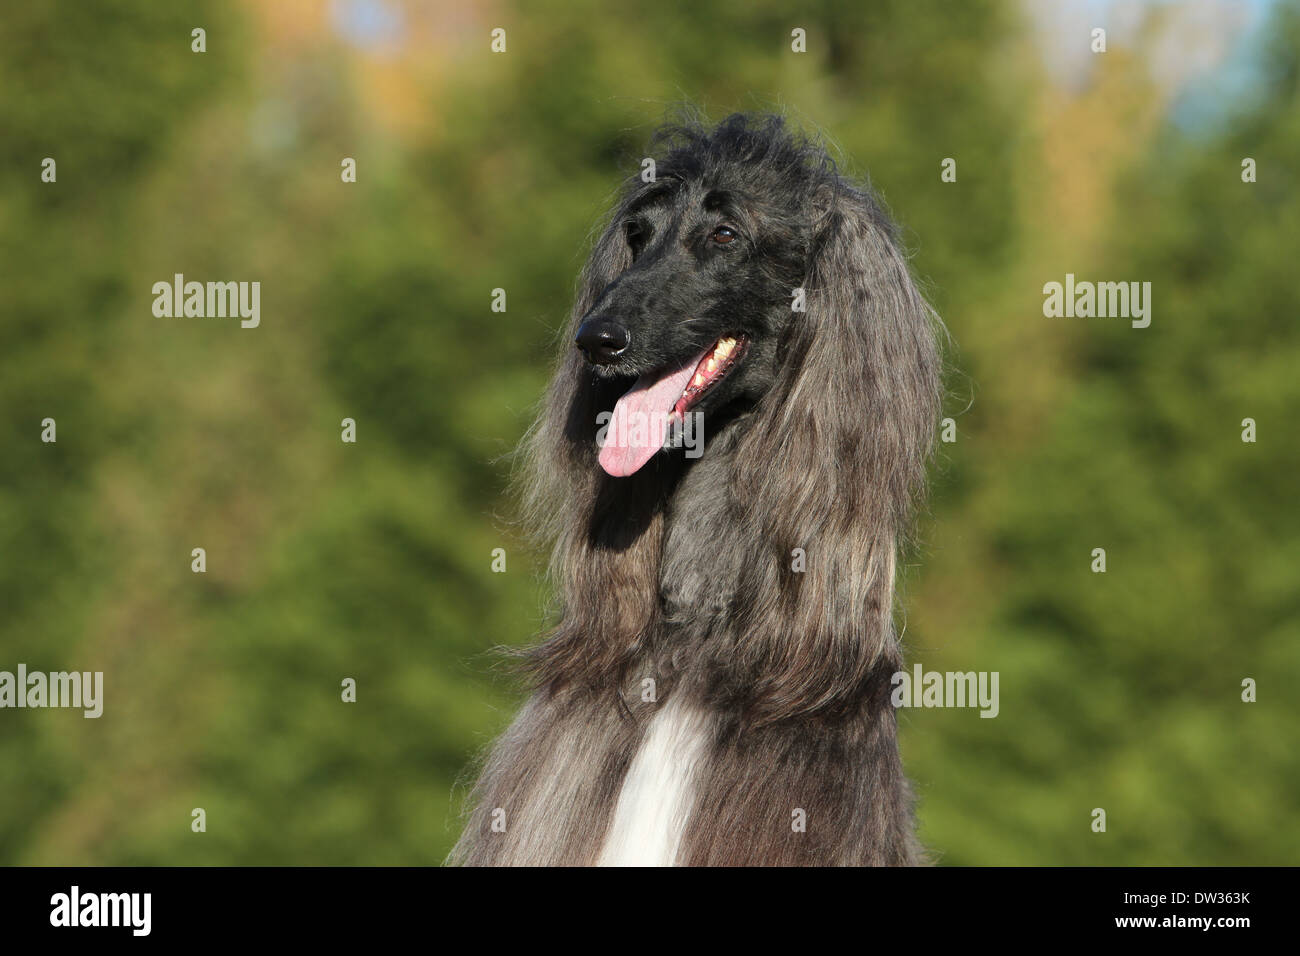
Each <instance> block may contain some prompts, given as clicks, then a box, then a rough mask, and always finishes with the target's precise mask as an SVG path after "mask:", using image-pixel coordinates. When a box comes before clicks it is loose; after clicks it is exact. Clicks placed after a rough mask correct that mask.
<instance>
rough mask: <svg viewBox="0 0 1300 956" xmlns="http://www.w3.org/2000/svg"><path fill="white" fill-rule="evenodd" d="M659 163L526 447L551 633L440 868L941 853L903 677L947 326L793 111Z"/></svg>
mask: <svg viewBox="0 0 1300 956" xmlns="http://www.w3.org/2000/svg"><path fill="white" fill-rule="evenodd" d="M654 149H655V153H656V157H657V158H655V160H654V162H653V164H651V163H644V164H643V168H644V171H643V172H640V173H638V174H637V175H635V176H633V177H632V178H631V179H630V180H629V181H628V182H627V183H626V184H625V186H624V187H623V190H622V193H621V197H620V199H619V201H618V203H617V206H616V209H615V210H614V213H613V215H612V216H611V218H610V219H609V221H608V224H607V226H606V227H605V228H604V230H603V232H602V233H601V235H600V237H599V239H598V240H597V241H596V243H595V248H594V251H593V252H592V254H591V257H590V260H589V261H588V262H587V264H586V266H585V268H584V270H583V273H582V276H581V279H580V282H579V291H578V295H577V301H576V303H575V306H574V309H573V312H572V317H571V320H570V322H569V326H568V331H567V336H566V341H565V348H564V350H563V354H562V355H561V357H560V361H559V365H558V368H557V370H556V372H555V376H554V379H553V381H552V383H551V386H550V389H549V391H548V393H547V396H546V398H545V401H544V403H543V407H542V410H541V413H540V416H539V419H538V421H537V423H536V424H535V426H534V427H533V429H532V430H531V432H530V433H529V436H528V438H526V439H525V444H524V446H523V451H524V452H525V456H524V460H525V461H526V463H527V466H528V467H527V469H526V471H525V472H524V478H523V482H522V484H523V488H524V495H525V499H526V500H525V512H526V514H527V515H528V516H530V518H531V522H532V525H533V527H534V528H535V529H536V530H537V532H538V534H539V535H540V537H541V539H542V540H543V541H544V542H546V543H547V545H548V546H549V547H550V548H551V549H552V550H551V555H552V557H551V566H550V567H551V574H552V577H553V580H554V585H555V590H556V592H557V605H558V607H557V609H556V616H555V624H554V628H553V630H552V631H551V632H550V633H549V636H548V637H547V638H546V639H545V640H544V641H543V642H542V643H540V644H539V645H537V646H536V647H534V648H532V649H531V650H529V651H527V652H525V670H526V671H527V673H528V675H529V677H530V681H531V690H532V693H531V697H530V698H529V699H528V701H527V702H526V704H525V705H524V706H523V708H522V710H521V711H520V713H519V714H518V715H517V717H516V718H515V720H514V722H513V724H512V725H511V726H510V728H509V729H508V730H507V731H506V732H505V733H504V734H503V735H502V736H501V738H500V739H499V740H498V741H497V742H496V744H495V745H494V747H493V748H492V749H491V752H490V753H489V754H488V756H487V758H486V761H485V763H484V765H483V767H482V769H481V773H480V775H479V778H478V782H477V784H476V786H475V787H474V788H473V791H472V793H471V794H470V797H469V810H468V813H467V821H466V826H465V829H464V832H463V835H462V836H461V838H460V841H459V843H458V844H457V846H456V848H455V849H454V850H453V851H452V854H451V857H450V859H451V861H452V862H457V863H463V864H470V865H493V864H496V865H582V864H610V865H620V864H632V865H668V864H679V865H688V866H695V865H863V864H882V865H892V864H913V863H918V862H923V852H922V850H921V847H920V845H919V843H918V842H917V839H916V837H915V832H914V831H915V824H914V817H913V806H912V805H913V798H912V795H911V790H910V787H909V784H908V782H907V780H906V778H905V777H904V775H903V770H902V766H901V761H900V759H899V753H898V745H897V722H896V715H895V712H894V709H893V708H892V707H891V704H890V692H891V683H890V679H891V676H892V675H893V674H895V673H896V672H898V671H900V670H901V668H902V655H901V651H900V648H899V641H898V637H897V634H896V631H895V627H894V620H893V616H894V576H895V557H896V554H897V552H898V549H899V547H900V540H901V538H902V536H903V535H904V534H905V532H906V530H907V527H908V523H909V521H910V516H911V512H912V511H913V509H914V507H915V506H916V505H917V503H918V500H919V496H920V493H921V491H922V488H923V485H924V479H925V470H926V462H927V458H928V456H929V454H930V451H931V449H932V439H933V433H934V428H935V425H936V419H937V416H938V409H939V402H940V360H939V356H938V350H937V347H936V338H937V335H938V333H939V330H940V328H941V326H940V325H939V323H938V319H937V317H936V316H935V315H934V313H933V312H932V310H931V309H930V308H929V307H928V306H927V304H926V302H925V301H924V299H923V297H922V296H921V294H920V293H919V292H918V291H917V288H916V286H915V285H914V284H913V281H912V279H911V277H910V275H909V272H908V268H907V264H906V262H905V260H904V257H903V255H902V254H901V252H900V249H899V243H898V240H897V238H896V230H895V228H894V226H893V225H892V223H891V221H890V219H889V217H888V216H887V215H886V213H885V212H884V211H883V210H882V208H881V205H880V204H879V202H878V201H877V200H876V199H875V198H874V196H873V194H872V193H871V192H870V190H869V189H868V188H866V187H861V186H855V185H853V184H852V183H850V182H849V181H848V180H847V179H846V178H844V177H843V176H842V175H841V174H840V172H839V171H838V170H837V167H836V165H835V163H834V162H833V161H832V159H831V158H830V156H829V155H828V153H827V151H826V149H825V148H823V147H822V146H820V145H818V144H817V143H816V142H815V141H812V140H809V139H808V138H806V137H803V136H801V135H799V134H797V133H794V132H792V131H790V130H789V129H788V128H787V126H786V125H785V123H784V122H783V121H782V120H781V119H780V118H778V117H772V116H747V115H742V114H737V115H734V116H731V117H729V118H728V119H726V120H724V121H722V122H721V123H720V124H718V125H717V126H716V127H712V128H710V127H708V126H705V125H703V124H701V123H699V122H696V121H688V122H685V123H680V124H675V125H670V126H667V127H665V128H664V129H662V130H660V131H659V133H658V134H657V135H656V138H655V142H654ZM575 345H576V348H575V347H574V346H575Z"/></svg>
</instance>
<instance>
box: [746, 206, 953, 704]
mask: <svg viewBox="0 0 1300 956" xmlns="http://www.w3.org/2000/svg"><path fill="white" fill-rule="evenodd" d="M828 188H829V187H828ZM823 208H824V209H825V213H824V215H823V217H822V225H821V227H820V228H818V229H817V230H816V235H815V238H814V242H813V247H812V256H811V262H810V263H809V268H808V275H807V279H806V282H805V293H806V295H805V301H806V302H807V311H806V312H804V313H797V312H796V313H795V314H794V315H793V316H792V318H791V321H790V323H789V325H788V330H787V333H786V337H785V339H784V341H783V362H782V365H781V368H780V372H779V373H778V377H777V381H776V384H775V387H774V388H773V389H772V390H771V391H770V392H769V394H768V395H767V396H765V397H764V399H763V402H762V403H761V405H760V408H759V409H758V415H756V421H755V422H754V424H753V426H752V427H751V428H750V429H749V430H748V431H747V433H746V435H745V437H744V439H743V446H742V448H741V450H740V453H739V454H737V455H736V456H735V466H734V471H733V474H732V482H733V484H732V493H733V495H734V500H735V502H736V503H737V507H738V508H739V509H740V512H741V514H740V520H741V523H742V525H743V526H744V527H746V528H747V529H748V543H749V545H750V546H751V547H752V548H753V552H752V553H753V555H754V558H753V559H752V560H750V561H749V562H748V563H747V565H746V567H745V569H744V571H743V572H742V573H741V576H740V580H739V593H738V594H737V601H736V604H735V607H736V609H737V618H736V620H735V622H734V628H735V630H734V636H733V642H732V643H733V646H732V647H731V648H730V655H729V659H728V661H727V662H726V663H725V665H724V666H726V667H727V668H728V669H729V670H731V671H732V677H734V680H731V681H728V684H730V685H731V686H734V687H738V688H742V689H743V693H744V694H745V697H746V698H747V699H746V702H745V705H746V709H747V710H748V712H749V713H750V714H751V716H753V717H754V718H755V719H759V720H762V719H778V718H780V717H787V716H793V715H796V714H807V713H814V712H821V711H825V710H826V709H828V708H834V707H835V706H836V705H837V704H840V703H847V702H851V701H858V700H861V699H862V694H863V690H864V687H865V684H866V682H867V681H868V680H870V679H871V677H872V675H873V674H877V675H878V674H879V673H880V672H881V671H882V670H888V671H889V672H890V673H892V672H893V670H895V669H897V667H898V662H899V660H900V657H899V651H898V645H897V639H896V637H895V634H894V628H893V617H892V613H893V607H892V606H893V596H894V571H895V557H896V551H897V548H898V545H899V539H900V537H901V535H902V534H903V532H904V531H905V529H906V527H907V524H908V521H909V518H910V513H911V510H912V506H913V503H914V501H915V500H916V497H917V496H918V494H919V492H920V490H921V488H922V486H923V484H924V479H925V467H926V461H927V458H928V456H929V452H930V450H931V448H932V444H933V430H934V426H935V424H936V418H937V416H938V409H939V398H940V391H939V389H940V386H939V357H938V354H937V349H936V343H935V333H936V329H937V317H936V316H935V315H934V314H933V312H932V311H931V309H930V308H929V306H928V305H927V304H926V303H925V301H924V299H923V298H922V296H921V295H920V293H919V292H918V290H917V288H916V286H915V285H914V283H913V281H912V279H911V276H910V275H909V273H908V269H907V264H906V262H905V260H904V258H903V256H902V254H901V253H900V251H899V249H898V247H897V245H896V244H895V241H894V237H893V230H892V227H891V225H890V223H889V220H888V218H887V217H886V216H885V214H884V213H883V212H882V211H881V210H880V208H879V207H878V206H877V205H876V204H875V202H874V201H873V200H872V199H871V198H870V197H869V196H868V195H865V194H863V193H860V192H858V191H857V190H853V189H849V188H847V187H845V186H843V185H842V184H837V185H836V186H835V187H834V188H833V190H831V191H830V195H829V196H828V197H827V198H826V199H825V201H824V204H823ZM795 549H802V551H801V554H802V557H800V552H796V550H795ZM735 668H739V669H740V670H739V671H736V670H734V669H735ZM886 683H887V682H886ZM886 691H887V687H886Z"/></svg>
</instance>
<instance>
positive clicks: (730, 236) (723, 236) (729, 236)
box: [709, 226, 740, 246]
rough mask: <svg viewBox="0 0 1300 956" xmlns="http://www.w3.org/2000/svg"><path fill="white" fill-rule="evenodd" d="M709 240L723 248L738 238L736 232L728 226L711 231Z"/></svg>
mask: <svg viewBox="0 0 1300 956" xmlns="http://www.w3.org/2000/svg"><path fill="white" fill-rule="evenodd" d="M709 238H710V239H712V240H713V241H714V242H716V243H717V244H718V245H720V246H725V245H726V244H727V243H729V242H731V241H733V240H735V239H739V238H740V236H739V235H737V234H736V230H734V229H732V228H731V227H730V226H719V227H718V228H717V229H714V230H713V234H712V235H710V236H709Z"/></svg>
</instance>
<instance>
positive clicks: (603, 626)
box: [517, 181, 662, 689]
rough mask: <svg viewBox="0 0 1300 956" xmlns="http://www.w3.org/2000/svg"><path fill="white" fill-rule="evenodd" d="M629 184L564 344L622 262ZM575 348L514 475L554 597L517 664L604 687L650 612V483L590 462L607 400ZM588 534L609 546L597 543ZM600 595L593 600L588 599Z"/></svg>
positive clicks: (553, 680) (653, 603) (534, 672)
mask: <svg viewBox="0 0 1300 956" xmlns="http://www.w3.org/2000/svg"><path fill="white" fill-rule="evenodd" d="M635 189H636V183H635V181H633V182H629V184H628V186H627V187H626V188H625V190H624V200H623V203H620V205H619V206H618V208H617V209H616V211H615V213H614V214H613V216H612V217H611V219H610V221H609V223H608V224H607V225H606V227H605V228H604V230H603V231H602V233H601V235H600V237H599V239H598V240H597V241H596V244H595V247H594V249H593V250H592V253H591V256H590V257H589V259H588V261H587V264H586V266H585V267H584V269H583V272H582V276H581V278H580V280H579V288H578V294H577V296H576V299H575V301H574V307H573V311H572V313H571V315H570V318H569V322H568V323H567V325H566V328H565V331H564V333H563V335H564V341H563V345H564V346H569V345H570V344H571V342H572V339H573V336H574V334H575V333H576V331H577V327H578V325H579V324H580V322H581V320H582V316H584V315H585V314H586V313H587V311H588V310H589V309H590V308H591V306H592V304H593V303H594V302H595V300H596V298H597V296H599V294H600V292H601V290H602V289H604V288H605V286H607V285H608V284H609V283H610V282H611V281H613V279H614V278H615V277H616V276H617V275H618V274H619V273H620V272H622V271H623V269H625V268H626V267H627V264H628V262H629V261H630V258H631V255H630V252H629V251H628V249H627V245H626V243H625V242H623V239H622V226H621V219H622V216H621V211H622V208H623V206H624V205H625V204H626V202H627V199H628V197H629V196H630V195H632V194H633V192H634V191H635ZM616 397H617V396H616V394H607V393H606V391H605V390H603V388H602V385H601V383H600V382H598V381H596V380H594V379H593V378H592V376H591V373H590V371H589V370H588V369H587V367H586V365H585V363H584V362H583V361H582V359H581V358H580V356H579V354H578V352H577V350H576V349H574V348H572V347H567V348H563V349H562V352H561V357H560V360H559V364H558V367H557V368H556V372H555V375H554V377H553V378H552V379H551V385H550V388H549V390H548V391H547V395H546V398H545V401H544V402H543V407H542V409H541V413H540V414H539V416H538V419H537V423H536V424H535V426H534V427H533V429H532V431H531V432H530V433H529V434H528V436H527V438H526V439H525V461H526V465H527V467H526V468H525V469H523V470H522V471H521V472H520V473H519V474H518V476H517V485H518V489H519V491H520V496H521V498H522V501H523V518H524V523H525V526H526V527H528V528H529V529H530V532H531V534H532V536H533V538H534V540H535V541H536V542H537V543H539V544H548V545H550V546H551V547H552V553H551V561H550V571H549V573H550V578H551V584H552V585H553V587H554V590H555V593H556V599H557V602H558V606H557V607H556V608H554V609H553V612H552V613H553V616H554V618H555V619H556V620H557V621H558V622H559V624H558V627H557V629H556V631H555V632H554V633H553V634H552V635H551V636H550V637H549V638H548V639H547V640H546V641H545V642H543V643H542V644H540V645H537V646H536V647H533V648H530V649H528V650H526V651H525V652H524V665H525V669H526V670H527V672H528V673H529V675H530V676H531V678H532V680H533V681H534V682H535V683H536V684H537V685H539V686H549V687H551V688H552V689H558V688H559V686H560V685H561V684H571V683H574V682H578V683H587V684H589V685H590V686H593V687H604V686H607V685H606V683H604V682H607V681H608V675H609V674H610V673H611V671H614V670H617V669H618V667H619V666H620V665H621V664H622V663H623V662H624V661H625V660H626V659H627V658H628V657H629V656H630V655H631V654H632V652H633V651H634V649H635V646H636V641H637V638H638V637H639V636H640V635H641V634H642V633H643V632H644V630H645V628H646V627H647V626H648V625H649V624H650V622H651V620H652V619H653V616H654V614H655V613H657V609H658V602H657V594H658V585H657V578H656V573H657V566H658V554H659V547H660V539H661V529H662V515H661V514H659V511H658V508H657V505H658V504H659V502H658V501H657V500H656V498H655V495H654V494H653V492H652V490H651V489H652V486H653V474H652V469H649V468H648V469H646V470H645V471H644V472H643V473H640V474H638V475H634V476H632V477H631V478H627V479H621V480H619V481H616V482H615V481H610V480H608V479H606V478H605V476H604V475H603V473H602V472H601V471H600V469H599V467H598V465H597V463H596V454H595V450H594V445H593V443H592V440H591V439H592V436H593V435H594V434H595V429H596V415H597V412H598V411H600V410H601V409H602V408H611V407H613V403H614V399H615V398H616ZM595 542H602V543H604V544H606V545H608V544H614V545H616V546H614V547H608V546H598V545H596V544H595ZM593 594H598V595H600V600H599V601H593V600H589V599H584V598H589V597H590V596H591V595H593Z"/></svg>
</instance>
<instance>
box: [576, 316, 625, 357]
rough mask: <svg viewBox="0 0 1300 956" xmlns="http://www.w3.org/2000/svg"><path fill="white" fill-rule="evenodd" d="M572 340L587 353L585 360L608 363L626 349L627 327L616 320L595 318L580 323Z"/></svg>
mask: <svg viewBox="0 0 1300 956" xmlns="http://www.w3.org/2000/svg"><path fill="white" fill-rule="evenodd" d="M574 341H575V342H577V343H578V348H580V349H582V351H583V352H585V353H586V354H587V361H589V362H594V363H595V364H596V365H608V364H609V363H610V362H613V361H616V360H617V359H618V357H619V356H620V355H622V354H623V352H624V351H626V350H627V342H628V335H627V329H625V328H623V326H621V325H619V324H618V323H616V322H607V321H605V320H604V319H595V320H593V321H591V322H584V323H583V324H582V328H580V329H578V337H577V338H576V339H574Z"/></svg>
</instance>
